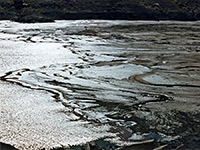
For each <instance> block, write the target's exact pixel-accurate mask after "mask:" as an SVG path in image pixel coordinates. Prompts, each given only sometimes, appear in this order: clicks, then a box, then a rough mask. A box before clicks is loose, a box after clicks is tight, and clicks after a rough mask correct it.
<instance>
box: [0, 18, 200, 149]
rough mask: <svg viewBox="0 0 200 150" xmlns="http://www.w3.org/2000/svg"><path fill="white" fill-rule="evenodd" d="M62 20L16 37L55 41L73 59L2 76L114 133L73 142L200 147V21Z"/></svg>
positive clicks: (88, 146)
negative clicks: (50, 96)
mask: <svg viewBox="0 0 200 150" xmlns="http://www.w3.org/2000/svg"><path fill="white" fill-rule="evenodd" d="M64 23H65V22H64ZM60 24H61V23H60ZM60 24H59V25H60ZM59 25H57V26H54V27H51V26H46V27H45V28H34V27H31V28H28V29H23V28H22V29H21V30H20V32H21V33H23V35H19V36H18V37H17V38H16V39H14V40H17V41H21V42H25V43H34V44H37V43H58V44H60V45H62V47H63V49H66V50H69V51H70V52H71V53H72V54H73V55H74V56H76V59H73V61H72V62H66V63H65V62H62V63H56V64H53V63H52V64H51V65H44V66H40V67H35V68H29V66H27V67H26V68H21V69H17V70H12V71H10V72H7V73H6V72H5V74H4V75H2V76H1V78H0V79H1V80H3V81H6V82H11V83H15V84H19V85H20V86H23V87H26V88H30V89H34V90H44V91H47V92H49V93H52V94H53V97H54V100H55V101H56V102H61V103H62V105H64V106H65V107H66V108H67V111H70V112H72V113H74V114H75V115H76V116H77V120H85V121H89V122H91V123H97V124H107V125H110V126H111V127H112V129H110V130H111V132H113V133H116V134H117V137H116V138H117V139H115V138H105V139H103V140H100V141H98V140H97V141H96V140H95V141H93V142H90V143H88V144H82V145H78V146H75V147H71V148H69V149H77V150H79V149H80V150H81V149H82V150H86V149H87V150H89V149H125V150H129V149H159V150H160V149H162V150H164V149H200V144H199V143H200V134H199V131H200V124H199V123H200V101H199V98H200V94H199V93H200V77H199V76H200V67H199V66H200V53H199V52H200V42H199V39H200V26H199V25H200V22H175V21H161V22H156V21H155V22H154V21H151V22H149V21H95V20H90V21H87V20H85V21H79V22H76V21H75V22H72V24H70V25H66V26H61V25H60V26H59ZM52 26H53V25H52ZM4 32H5V33H6V32H8V33H9V32H11V31H9V30H7V31H4ZM11 34H15V33H13V32H12V33H11ZM63 113H66V112H63ZM105 141H107V142H105ZM99 143H100V144H99Z"/></svg>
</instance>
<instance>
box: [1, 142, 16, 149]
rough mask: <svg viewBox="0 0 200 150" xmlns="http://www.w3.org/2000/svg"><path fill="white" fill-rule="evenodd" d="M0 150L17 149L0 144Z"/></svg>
mask: <svg viewBox="0 0 200 150" xmlns="http://www.w3.org/2000/svg"><path fill="white" fill-rule="evenodd" d="M0 150H17V149H15V148H14V147H13V146H10V145H8V144H4V143H0Z"/></svg>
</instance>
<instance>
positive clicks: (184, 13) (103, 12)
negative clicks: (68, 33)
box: [0, 0, 200, 22]
mask: <svg viewBox="0 0 200 150" xmlns="http://www.w3.org/2000/svg"><path fill="white" fill-rule="evenodd" d="M0 6H1V7H0V19H2V20H5V19H7V20H8V19H9V20H14V21H18V22H52V21H54V20H60V19H61V20H63V19H70V20H73V19H114V20H117V19H123V20H185V21H186V20H187V21H191V20H199V19H200V9H199V8H200V3H199V2H198V1H190V0H184V1H183V0H167V1H160V0H154V1H150V0H143V1H138V0H126V1H120V0H117V1H113V0H95V1H91V0H67V1H63V0H59V1H56V0H41V1H38V0H34V1H30V0H10V1H7V0H2V1H1V2H0Z"/></svg>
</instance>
